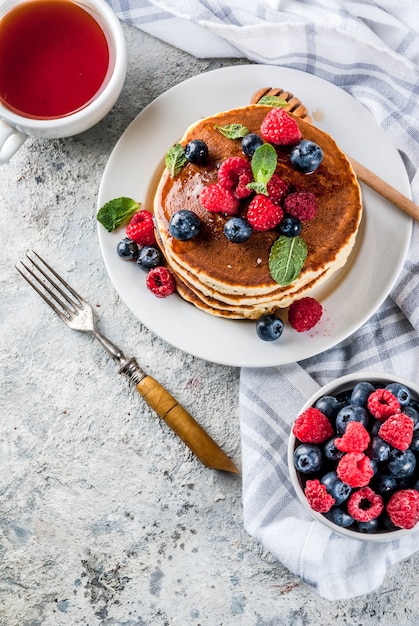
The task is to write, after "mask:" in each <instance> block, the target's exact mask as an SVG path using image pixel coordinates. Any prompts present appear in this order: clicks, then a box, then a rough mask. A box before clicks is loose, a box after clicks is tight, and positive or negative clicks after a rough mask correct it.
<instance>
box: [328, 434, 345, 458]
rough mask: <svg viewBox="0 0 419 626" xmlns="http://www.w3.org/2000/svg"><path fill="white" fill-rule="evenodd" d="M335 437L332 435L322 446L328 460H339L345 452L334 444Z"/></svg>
mask: <svg viewBox="0 0 419 626" xmlns="http://www.w3.org/2000/svg"><path fill="white" fill-rule="evenodd" d="M335 439H336V437H332V438H331V439H329V440H328V441H326V443H325V444H324V446H323V454H324V456H325V457H326V459H328V460H329V461H339V460H340V459H341V458H342V457H343V455H344V454H345V453H344V452H342V450H339V449H338V448H337V447H336V446H335Z"/></svg>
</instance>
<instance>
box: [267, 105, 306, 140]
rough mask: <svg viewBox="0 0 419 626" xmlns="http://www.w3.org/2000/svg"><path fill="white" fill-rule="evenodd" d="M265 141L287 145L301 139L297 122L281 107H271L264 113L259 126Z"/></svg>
mask: <svg viewBox="0 0 419 626" xmlns="http://www.w3.org/2000/svg"><path fill="white" fill-rule="evenodd" d="M260 130H261V134H262V137H263V138H264V139H265V141H269V142H270V143H273V144H276V145H282V146H289V145H292V144H294V143H297V142H298V141H300V139H301V131H300V129H299V127H298V124H297V122H296V121H295V120H294V119H293V118H292V117H291V116H290V115H289V114H288V113H287V112H286V111H285V109H281V108H273V109H271V110H270V111H269V113H268V114H267V115H266V117H265V119H264V120H263V122H262V124H261V127H260Z"/></svg>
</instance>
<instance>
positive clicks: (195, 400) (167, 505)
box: [0, 26, 419, 626]
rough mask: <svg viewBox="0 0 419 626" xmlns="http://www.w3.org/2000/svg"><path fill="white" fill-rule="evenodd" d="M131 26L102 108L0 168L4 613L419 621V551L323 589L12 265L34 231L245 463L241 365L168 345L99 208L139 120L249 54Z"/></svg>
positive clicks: (72, 624) (252, 623)
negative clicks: (141, 303)
mask: <svg viewBox="0 0 419 626" xmlns="http://www.w3.org/2000/svg"><path fill="white" fill-rule="evenodd" d="M124 30H125V33H126V37H127V42H128V49H129V69H128V76H127V81H126V85H125V88H124V90H123V93H122V95H121V97H120V99H119V101H118V103H117V104H116V106H115V107H114V109H113V110H112V111H111V113H110V114H109V115H108V116H107V117H106V119H105V120H103V122H101V123H100V124H98V125H97V126H96V127H95V128H94V129H92V130H90V131H88V132H86V133H84V134H83V135H80V136H78V137H74V138H70V139H63V140H56V141H35V140H28V141H27V142H26V143H25V145H24V146H23V148H22V149H21V150H20V152H19V153H18V154H17V155H16V156H15V157H14V158H13V159H12V161H11V162H10V163H9V164H8V165H5V166H3V167H2V168H1V169H0V205H1V211H0V220H1V228H0V236H1V253H0V264H1V297H2V300H1V301H2V305H1V307H0V329H1V330H0V340H1V355H0V358H1V376H2V380H1V392H2V393H1V408H2V415H1V420H0V625H1V626H39V625H41V624H42V625H45V626H79V625H80V626H81V625H82V626H97V625H103V626H116V625H118V626H145V625H147V626H148V625H150V626H171V625H175V624H179V625H182V626H184V625H191V626H199V625H201V626H233V625H243V626H277V625H286V626H315V625H320V624H322V625H324V626H328V625H329V624H330V625H332V624H351V625H361V624H362V625H368V624H380V625H389V626H390V625H391V626H393V625H394V624H396V623H397V624H399V626H403V625H413V624H418V623H419V609H418V602H417V597H418V591H419V558H418V557H417V556H414V557H412V558H411V559H408V560H406V561H405V562H403V563H401V564H399V565H397V566H395V567H393V568H392V569H391V570H390V572H389V574H388V576H387V578H386V580H385V582H384V584H383V585H382V587H381V588H380V589H379V590H378V591H377V592H376V593H373V594H370V595H368V596H364V597H360V598H357V599H354V600H353V601H348V602H347V601H341V602H336V603H330V602H328V601H325V600H322V599H319V598H318V597H317V596H316V595H314V594H313V593H312V592H311V591H310V590H309V589H308V588H307V587H306V586H305V585H304V584H303V583H301V581H300V580H299V579H297V578H295V577H294V576H293V575H292V574H290V573H289V572H288V571H287V570H286V569H285V568H284V567H283V566H282V565H281V564H280V563H278V562H277V561H275V560H274V559H273V558H272V556H271V555H270V554H269V553H267V552H266V551H265V550H264V549H263V547H261V546H260V545H258V544H256V542H255V541H254V540H253V539H252V538H250V537H249V536H248V535H247V533H246V532H245V531H244V530H243V523H242V502H241V483H240V478H238V477H235V476H232V475H231V476H230V475H222V474H219V473H217V472H214V471H211V470H208V469H205V468H203V467H202V466H201V465H200V463H199V462H198V461H197V460H196V459H195V458H194V457H193V456H192V454H190V453H189V452H188V451H187V449H185V447H184V446H183V444H182V443H181V442H180V441H179V440H178V439H177V438H176V437H175V436H174V435H173V434H172V433H171V432H170V431H169V430H168V429H167V428H166V427H165V425H164V424H162V423H160V422H159V420H158V418H156V417H155V416H154V415H153V414H152V412H151V410H149V409H148V407H147V406H146V405H145V404H144V402H142V400H141V399H140V397H139V396H138V394H137V393H136V391H135V390H134V389H133V388H132V387H130V386H129V383H128V382H127V381H126V380H125V379H123V378H122V377H120V376H119V375H118V374H117V371H116V366H115V364H114V363H113V362H112V361H111V359H110V358H109V357H108V356H106V354H104V352H103V350H102V348H101V347H100V346H99V345H98V344H97V343H95V342H94V340H93V339H92V338H90V337H88V336H85V335H81V334H75V333H72V332H71V331H69V330H68V329H67V328H66V327H65V326H64V325H63V324H62V323H61V322H60V321H59V320H58V319H56V318H54V317H53V316H52V314H51V313H50V311H49V309H48V308H47V307H46V305H45V304H44V303H43V302H42V301H41V299H40V298H38V297H37V296H36V295H35V294H34V293H33V292H32V290H31V289H30V288H29V287H28V286H27V285H26V283H24V281H23V280H22V279H21V278H20V277H19V276H18V274H17V272H16V270H15V268H14V265H15V263H17V262H18V260H19V259H20V258H22V257H23V256H24V254H25V252H26V250H28V249H31V248H34V249H35V250H37V251H38V252H39V253H40V254H41V255H43V256H44V257H45V258H46V259H47V260H49V261H51V262H52V263H53V264H54V265H55V266H56V267H57V269H58V270H60V271H62V272H63V273H64V274H65V275H66V276H67V277H68V278H69V280H70V282H72V283H73V284H74V286H75V287H76V288H77V289H78V291H80V293H82V294H83V295H84V296H86V297H87V298H88V299H89V300H90V301H91V302H92V303H93V304H94V305H95V307H96V311H97V313H98V315H99V328H100V329H101V330H103V331H104V332H105V333H106V334H107V335H108V336H109V338H111V339H112V340H113V341H115V342H116V343H117V344H119V345H120V347H121V348H122V349H123V350H124V352H125V353H126V354H127V355H128V354H129V355H135V356H137V357H138V360H139V362H140V363H141V364H142V366H143V367H144V369H145V370H146V371H147V372H148V373H150V374H151V375H153V376H154V377H156V378H157V379H159V380H160V381H161V382H162V383H163V384H164V385H166V386H167V388H168V389H169V390H170V391H171V392H172V393H173V394H174V395H175V396H176V397H177V398H178V399H179V400H180V402H181V403H183V404H184V406H186V408H188V409H189V411H190V412H191V413H192V414H193V415H194V416H195V417H196V419H197V420H198V421H200V422H201V423H202V424H203V425H204V426H205V427H206V428H207V430H208V431H209V432H210V433H211V434H212V435H213V437H214V438H215V439H216V440H217V441H218V442H219V443H220V444H221V445H222V446H223V447H224V449H225V450H226V452H227V453H228V454H229V455H230V456H231V457H232V458H233V459H234V460H235V462H236V463H237V465H238V466H240V432H239V420H238V410H237V405H238V383H239V370H238V369H235V368H228V367H223V366H217V365H213V364H210V363H206V362H204V361H201V360H199V359H196V358H193V357H191V356H189V355H187V354H184V353H183V352H181V351H178V350H175V349H173V348H171V347H170V346H169V345H167V344H166V343H164V342H163V341H161V340H159V338H157V337H156V336H154V335H153V334H152V333H151V332H149V331H148V330H147V329H146V328H144V327H143V326H142V325H141V324H140V323H139V322H138V321H137V320H136V319H134V317H133V316H132V315H131V313H130V312H129V311H128V310H127V308H126V307H125V305H124V303H122V302H121V301H120V300H119V298H118V296H117V294H116V293H115V291H114V289H113V287H112V286H111V284H110V281H109V279H108V277H107V274H106V272H105V268H104V264H103V262H102V258H101V255H100V251H99V244H98V239H97V235H96V221H95V211H96V197H97V192H98V188H99V184H100V179H101V176H102V172H103V169H104V167H105V165H106V162H107V159H108V157H109V155H110V153H111V151H112V148H113V146H114V145H115V143H116V141H117V139H118V138H119V136H120V135H121V133H122V132H123V131H124V130H125V128H126V127H127V125H128V124H129V122H131V120H132V119H133V118H134V117H135V116H136V115H137V114H138V113H139V112H140V111H141V110H142V109H143V107H144V106H145V105H147V104H148V103H149V102H151V101H152V100H153V99H154V98H155V97H157V96H158V95H159V94H161V93H162V92H163V91H165V90H166V89H168V88H170V87H172V86H173V85H174V84H176V83H178V82H179V81H182V80H184V79H186V78H189V77H190V76H193V75H195V74H197V73H200V72H203V71H207V70H210V69H215V68H217V67H220V66H223V65H231V64H237V63H240V61H237V60H236V61H231V60H228V59H226V60H223V61H220V60H217V61H208V60H196V59H193V58H191V57H189V56H188V55H186V54H184V53H181V52H179V51H177V50H174V49H173V48H171V47H170V46H168V45H165V44H162V43H161V42H159V41H156V40H154V39H153V38H151V37H148V36H145V35H144V34H143V33H141V32H139V31H138V30H136V29H134V28H130V27H128V26H124ZM250 91H252V90H250ZM203 97H204V96H203ZM284 540H285V541H286V537H284Z"/></svg>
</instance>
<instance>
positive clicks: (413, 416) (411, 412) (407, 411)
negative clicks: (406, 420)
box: [403, 405, 419, 431]
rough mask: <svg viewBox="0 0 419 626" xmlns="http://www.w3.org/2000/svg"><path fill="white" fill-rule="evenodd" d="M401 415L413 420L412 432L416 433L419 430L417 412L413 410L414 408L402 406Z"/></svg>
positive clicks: (418, 414) (418, 415)
mask: <svg viewBox="0 0 419 626" xmlns="http://www.w3.org/2000/svg"><path fill="white" fill-rule="evenodd" d="M403 413H404V414H405V415H407V416H408V417H410V419H411V420H413V430H414V431H417V430H418V429H419V412H418V411H417V409H415V407H414V406H411V405H409V406H404V407H403Z"/></svg>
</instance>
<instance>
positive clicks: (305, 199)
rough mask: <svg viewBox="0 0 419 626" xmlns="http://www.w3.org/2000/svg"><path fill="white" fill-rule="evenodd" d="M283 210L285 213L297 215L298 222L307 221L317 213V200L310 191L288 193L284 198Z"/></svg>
mask: <svg viewBox="0 0 419 626" xmlns="http://www.w3.org/2000/svg"><path fill="white" fill-rule="evenodd" d="M284 211H285V213H287V215H292V217H297V218H298V219H299V220H300V222H308V221H309V220H312V219H313V218H314V217H315V216H316V214H317V202H316V198H315V196H314V194H312V193H311V192H310V191H295V192H294V193H289V194H288V195H287V196H286V197H285V200H284Z"/></svg>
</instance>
